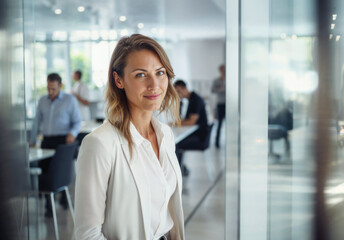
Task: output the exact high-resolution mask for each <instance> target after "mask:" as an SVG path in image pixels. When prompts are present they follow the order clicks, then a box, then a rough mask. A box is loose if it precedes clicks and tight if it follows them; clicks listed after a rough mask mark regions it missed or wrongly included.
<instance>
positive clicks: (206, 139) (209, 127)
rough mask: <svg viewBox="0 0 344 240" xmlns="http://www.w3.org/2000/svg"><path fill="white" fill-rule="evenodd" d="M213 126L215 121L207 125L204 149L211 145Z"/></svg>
mask: <svg viewBox="0 0 344 240" xmlns="http://www.w3.org/2000/svg"><path fill="white" fill-rule="evenodd" d="M213 126H214V123H211V124H210V125H209V126H207V132H206V135H205V137H204V140H203V146H202V150H205V149H207V148H208V147H209V144H210V136H211V130H212V129H213Z"/></svg>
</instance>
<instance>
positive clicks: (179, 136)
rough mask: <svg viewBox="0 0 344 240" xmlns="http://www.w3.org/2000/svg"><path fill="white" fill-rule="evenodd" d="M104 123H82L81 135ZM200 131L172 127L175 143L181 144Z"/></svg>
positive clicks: (189, 127) (191, 128)
mask: <svg viewBox="0 0 344 240" xmlns="http://www.w3.org/2000/svg"><path fill="white" fill-rule="evenodd" d="M102 124H103V123H99V122H96V121H86V122H82V123H81V129H80V133H85V134H87V133H90V132H92V131H93V130H95V129H96V128H97V127H99V126H100V125H102ZM197 129H198V125H194V126H182V127H180V128H178V127H172V131H173V134H174V141H175V143H176V144H177V143H179V142H180V141H182V140H183V139H185V138H186V137H187V136H189V135H190V134H192V133H193V132H195V131H196V130H197Z"/></svg>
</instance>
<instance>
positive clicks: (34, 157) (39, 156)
mask: <svg viewBox="0 0 344 240" xmlns="http://www.w3.org/2000/svg"><path fill="white" fill-rule="evenodd" d="M54 154H55V150H54V149H43V148H30V150H29V162H36V161H40V160H44V159H47V158H50V157H52V156H54Z"/></svg>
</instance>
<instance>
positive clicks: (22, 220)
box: [0, 0, 30, 239]
mask: <svg viewBox="0 0 344 240" xmlns="http://www.w3.org/2000/svg"><path fill="white" fill-rule="evenodd" d="M29 2H30V1H27V3H29ZM25 7H26V5H25ZM25 7H24V6H23V2H22V1H17V0H14V1H1V3H0V156H1V157H0V165H1V166H0V185H1V186H0V232H1V237H2V238H4V239H28V236H29V229H28V198H27V193H28V183H29V177H28V162H27V157H26V156H27V143H26V132H25V91H24V89H25V88H24V83H25V82H24V70H25V69H24V41H23V33H24V32H23V25H24V22H23V15H24V9H26V8H25Z"/></svg>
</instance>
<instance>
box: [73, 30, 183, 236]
mask: <svg viewBox="0 0 344 240" xmlns="http://www.w3.org/2000/svg"><path fill="white" fill-rule="evenodd" d="M173 77H174V73H173V69H172V67H171V65H170V62H169V60H168V57H167V55H166V53H165V51H164V50H163V48H162V47H161V46H160V45H159V44H158V43H157V42H156V41H154V40H153V39H151V38H148V37H146V36H143V35H140V34H133V35H132V36H130V37H124V38H122V39H120V41H119V42H118V44H117V46H116V48H115V50H114V52H113V54H112V57H111V62H110V66H109V75H108V86H107V93H106V99H107V104H108V105H107V121H105V122H104V123H103V124H102V125H101V126H100V127H98V128H97V129H96V130H94V131H93V132H92V133H90V134H88V135H87V136H86V137H85V138H84V140H83V142H82V144H81V148H80V152H79V157H78V160H77V173H78V174H77V178H76V189H75V227H76V230H75V234H76V239H127V240H137V239H147V240H148V239H149V240H151V239H154V240H158V239H171V240H183V239H184V217H183V210H182V199H181V191H182V177H181V172H180V168H179V165H178V161H177V158H176V155H175V152H174V148H175V143H174V136H173V133H172V130H171V129H170V127H169V126H167V125H165V124H162V123H161V122H159V121H158V120H157V119H156V118H154V117H153V116H152V115H153V112H154V111H156V110H159V111H160V112H162V111H170V112H171V115H172V116H174V120H175V122H176V123H178V121H180V120H179V118H178V110H179V109H178V108H179V99H178V95H177V93H176V92H175V90H174V88H173V85H172V83H171V81H172V78H173Z"/></svg>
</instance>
